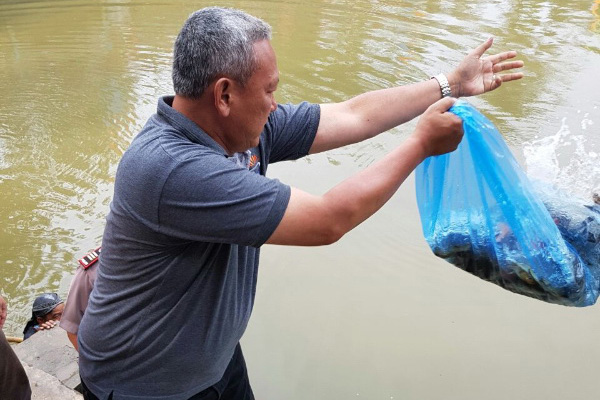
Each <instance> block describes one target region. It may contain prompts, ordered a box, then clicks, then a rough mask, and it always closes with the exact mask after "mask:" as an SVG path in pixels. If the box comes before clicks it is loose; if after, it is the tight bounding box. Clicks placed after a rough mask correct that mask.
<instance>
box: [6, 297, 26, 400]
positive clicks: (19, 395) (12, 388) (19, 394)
mask: <svg viewBox="0 0 600 400" xmlns="http://www.w3.org/2000/svg"><path fill="white" fill-rule="evenodd" d="M6 309H7V306H6V301H5V300H4V298H3V297H2V296H0V399H13V400H28V399H31V387H30V386H29V379H28V378H27V374H25V370H24V369H23V365H21V362H20V361H19V359H18V358H17V355H16V354H15V352H14V351H13V349H12V348H11V347H10V344H8V342H7V341H6V337H5V336H4V332H2V327H3V326H4V322H5V321H6Z"/></svg>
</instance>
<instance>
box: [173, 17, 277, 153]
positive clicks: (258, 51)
mask: <svg viewBox="0 0 600 400" xmlns="http://www.w3.org/2000/svg"><path fill="white" fill-rule="evenodd" d="M270 38H271V28H270V27H269V25H268V24H267V23H265V22H264V21H262V20H260V19H258V18H256V17H253V16H251V15H248V14H246V13H245V12H243V11H240V10H234V9H229V8H218V7H209V8H204V9H202V10H199V11H196V12H195V13H193V14H192V15H191V16H190V17H189V18H188V19H187V21H186V22H185V24H184V25H183V28H182V29H181V32H180V33H179V35H178V37H177V40H176V41H175V49H174V61H173V86H174V89H175V94H176V97H179V98H183V99H187V100H186V101H188V102H189V101H192V102H196V101H197V104H201V105H202V107H201V109H197V110H196V111H195V112H194V113H193V114H195V115H191V118H192V120H194V122H196V123H197V124H198V125H200V126H201V127H202V128H203V129H204V130H205V131H206V132H207V133H208V134H209V135H210V136H211V137H213V139H215V140H216V141H217V142H218V143H219V144H221V145H222V146H223V147H224V149H225V150H226V151H227V152H228V153H229V154H233V153H236V152H243V151H246V150H248V149H250V148H252V147H255V146H257V145H258V142H259V138H260V134H261V132H262V130H263V128H264V126H265V124H266V123H267V120H268V117H269V114H270V113H271V112H272V111H273V110H275V109H276V107H277V103H276V102H275V97H274V92H275V90H276V89H277V84H278V82H279V71H278V69H277V60H276V57H275V52H274V51H273V48H272V47H271V42H270ZM182 101H184V100H182ZM196 113H202V116H200V115H199V114H196Z"/></svg>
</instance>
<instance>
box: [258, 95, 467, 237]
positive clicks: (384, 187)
mask: <svg viewBox="0 0 600 400" xmlns="http://www.w3.org/2000/svg"><path fill="white" fill-rule="evenodd" d="M454 101H455V99H453V98H450V97H448V98H444V99H442V100H439V101H438V102H436V103H435V104H433V105H432V106H431V107H429V108H428V109H427V111H425V113H424V114H423V116H422V117H421V119H420V120H419V122H418V124H417V126H416V128H415V131H414V133H413V134H412V135H411V136H410V137H409V138H408V139H407V140H405V141H404V142H403V143H402V144H401V145H400V146H399V147H397V148H396V149H395V150H394V151H392V152H391V153H390V154H388V155H387V156H386V157H384V158H383V159H381V160H380V161H379V162H377V163H375V164H373V165H371V166H369V167H368V168H367V169H365V170H363V171H361V172H359V173H358V174H356V175H354V176H352V177H350V178H348V179H346V180H345V181H343V182H342V183H340V184H339V185H337V186H335V187H333V188H332V189H331V190H329V191H328V192H327V193H325V194H324V195H323V196H313V195H311V194H308V193H306V192H303V191H301V190H299V189H296V188H292V193H291V197H290V201H289V203H288V206H287V209H286V211H285V214H284V216H283V219H282V220H281V222H280V223H279V226H278V227H277V229H275V232H274V233H273V235H271V237H270V238H269V240H268V241H267V243H271V244H286V245H304V246H316V245H323V244H330V243H333V242H335V241H337V240H338V239H340V238H341V237H342V236H343V235H344V234H346V233H347V232H349V231H350V230H351V229H353V228H354V227H355V226H357V225H358V224H360V223H361V222H363V221H364V220H366V219H367V218H368V217H370V216H371V215H373V214H374V213H375V212H376V211H377V210H379V209H380V208H381V207H382V206H383V205H384V204H385V203H386V202H387V201H388V200H389V199H390V198H391V197H392V195H393V194H394V193H395V192H396V190H398V188H399V187H400V185H401V184H402V182H404V180H405V179H406V177H407V176H408V175H410V173H411V172H412V170H413V169H414V168H415V167H416V166H417V165H419V163H420V162H421V161H423V160H424V159H425V158H426V157H429V156H431V155H436V154H443V153H446V152H449V151H452V150H454V149H456V147H457V146H458V143H459V142H460V140H461V139H462V135H463V130H462V121H461V119H460V118H459V117H457V116H456V115H454V114H452V113H449V112H447V110H448V108H450V106H451V105H452V104H453V103H454Z"/></svg>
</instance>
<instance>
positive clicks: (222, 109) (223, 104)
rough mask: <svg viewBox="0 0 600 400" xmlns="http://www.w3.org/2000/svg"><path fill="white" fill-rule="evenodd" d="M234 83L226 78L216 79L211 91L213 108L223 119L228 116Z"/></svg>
mask: <svg viewBox="0 0 600 400" xmlns="http://www.w3.org/2000/svg"><path fill="white" fill-rule="evenodd" d="M234 85H235V83H234V82H233V81H232V80H231V79H229V78H226V77H222V78H219V79H217V81H216V82H215V86H214V89H213V95H214V100H215V108H216V109H217V111H218V112H219V114H221V116H223V117H227V116H229V113H230V112H231V102H232V95H233V88H234Z"/></svg>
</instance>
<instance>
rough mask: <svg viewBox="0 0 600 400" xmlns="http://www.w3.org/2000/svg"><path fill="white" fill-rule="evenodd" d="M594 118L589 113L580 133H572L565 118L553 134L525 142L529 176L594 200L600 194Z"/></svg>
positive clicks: (585, 116)
mask: <svg viewBox="0 0 600 400" xmlns="http://www.w3.org/2000/svg"><path fill="white" fill-rule="evenodd" d="M593 128H594V121H593V120H592V119H591V118H590V115H589V114H588V113H586V114H585V115H584V116H583V118H582V119H581V124H580V129H581V131H580V133H573V132H572V131H571V129H570V128H569V125H568V124H567V122H566V118H563V119H562V123H561V127H560V129H559V130H558V132H557V133H556V134H554V135H552V136H547V137H543V138H535V139H533V140H531V141H529V142H526V143H524V144H523V154H524V156H525V165H526V169H527V175H528V176H529V178H531V179H532V180H539V181H542V182H545V183H549V184H551V185H553V186H554V187H555V188H556V189H558V190H560V191H563V192H565V193H569V194H571V195H574V196H577V197H580V198H581V199H582V200H584V201H585V202H591V201H592V198H593V194H594V193H600V154H599V152H598V150H597V145H598V143H597V141H596V142H594V140H593V139H591V140H590V138H593V136H594V135H593V134H592V132H591V131H593V130H597V128H596V129H593Z"/></svg>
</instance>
